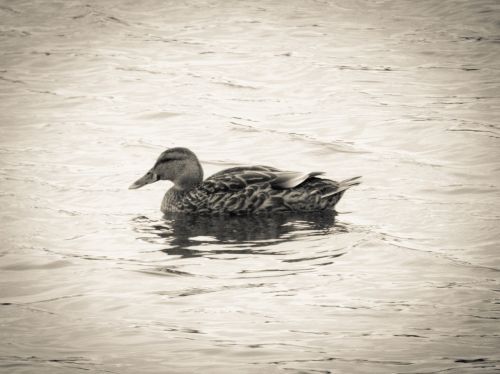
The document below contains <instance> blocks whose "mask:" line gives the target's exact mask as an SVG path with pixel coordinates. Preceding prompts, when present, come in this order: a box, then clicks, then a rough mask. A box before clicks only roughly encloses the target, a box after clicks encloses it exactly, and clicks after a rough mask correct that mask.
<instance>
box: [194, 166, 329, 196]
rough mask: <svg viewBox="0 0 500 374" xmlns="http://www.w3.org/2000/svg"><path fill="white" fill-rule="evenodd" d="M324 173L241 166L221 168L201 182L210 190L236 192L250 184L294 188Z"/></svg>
mask: <svg viewBox="0 0 500 374" xmlns="http://www.w3.org/2000/svg"><path fill="white" fill-rule="evenodd" d="M321 174H324V173H323V172H320V171H313V172H310V173H301V172H296V171H282V170H279V169H276V168H273V167H270V166H246V167H245V166H242V167H235V168H231V169H226V170H222V171H220V172H218V173H215V174H214V175H212V176H211V177H209V178H208V179H207V180H205V182H203V185H204V187H211V188H210V189H211V190H212V192H213V193H214V192H222V191H224V192H229V191H231V192H236V191H238V190H241V189H245V188H247V187H250V186H252V185H266V186H267V187H269V186H270V187H272V188H279V189H284V188H294V187H296V186H298V185H300V184H301V183H302V182H304V181H306V180H307V179H309V178H311V177H314V176H317V175H321Z"/></svg>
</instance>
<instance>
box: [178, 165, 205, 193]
mask: <svg viewBox="0 0 500 374" xmlns="http://www.w3.org/2000/svg"><path fill="white" fill-rule="evenodd" d="M173 182H174V186H173V189H174V190H176V191H177V192H179V193H185V192H187V191H191V190H192V189H194V188H196V187H198V186H199V185H200V184H201V182H203V169H202V168H201V165H200V163H199V162H196V164H195V165H190V166H189V167H186V168H185V169H184V170H183V173H182V174H180V175H179V176H178V177H177V178H175V180H174V181H173Z"/></svg>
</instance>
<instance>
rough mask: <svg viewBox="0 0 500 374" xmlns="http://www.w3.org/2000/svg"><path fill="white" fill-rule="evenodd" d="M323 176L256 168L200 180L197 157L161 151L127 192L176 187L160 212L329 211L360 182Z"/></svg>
mask: <svg viewBox="0 0 500 374" xmlns="http://www.w3.org/2000/svg"><path fill="white" fill-rule="evenodd" d="M322 174H324V173H323V172H317V171H313V172H310V173H301V172H295V171H282V170H279V169H276V168H274V167H270V166H260V165H259V166H240V167H233V168H230V169H225V170H222V171H219V172H218V173H215V174H214V175H212V176H210V177H209V178H207V179H205V180H203V169H202V167H201V164H200V162H199V161H198V158H197V157H196V155H195V154H194V153H193V152H192V151H190V150H189V149H187V148H181V147H176V148H170V149H167V150H166V151H164V152H163V153H162V154H161V155H160V157H158V159H157V160H156V163H155V164H154V166H153V167H152V168H151V170H149V171H148V172H147V173H146V174H145V175H144V176H143V177H141V178H139V179H138V180H137V181H135V182H134V183H132V185H130V187H129V189H136V188H140V187H142V186H145V185H147V184H150V183H154V182H156V181H159V180H169V181H171V182H173V183H174V185H173V187H171V188H170V189H169V190H168V191H167V192H166V193H165V196H164V197H163V200H162V203H161V211H162V212H163V213H170V212H184V213H196V214H225V213H229V214H249V213H259V212H313V211H321V210H331V209H333V208H334V207H335V204H336V203H337V202H338V201H339V200H340V198H341V197H342V195H343V194H344V192H345V191H346V190H347V189H348V188H350V187H352V186H356V185H358V184H360V183H361V181H360V177H355V178H350V179H346V180H344V181H342V182H335V181H333V180H330V179H323V178H319V177H318V176H319V175H322Z"/></svg>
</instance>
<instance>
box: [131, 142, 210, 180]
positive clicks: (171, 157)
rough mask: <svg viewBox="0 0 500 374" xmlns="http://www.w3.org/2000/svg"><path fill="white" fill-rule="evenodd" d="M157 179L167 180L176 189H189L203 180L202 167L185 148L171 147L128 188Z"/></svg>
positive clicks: (194, 156)
mask: <svg viewBox="0 0 500 374" xmlns="http://www.w3.org/2000/svg"><path fill="white" fill-rule="evenodd" d="M159 180H169V181H172V182H173V183H174V188H175V189H177V190H190V189H192V188H194V187H196V186H197V185H199V184H200V183H201V182H202V181H203V169H202V168H201V165H200V162H199V161H198V158H197V157H196V155H195V154H194V153H193V152H191V151H190V150H189V149H187V148H180V147H177V148H171V149H167V150H166V151H165V152H163V153H162V154H161V155H160V157H158V160H157V161H156V163H155V164H154V166H153V167H152V168H151V170H149V171H148V172H147V173H146V174H145V175H144V176H143V177H142V178H139V179H138V180H136V181H135V182H134V183H132V184H131V185H130V187H129V189H130V190H134V189H136V188H140V187H142V186H145V185H146V184H150V183H154V182H156V181H159Z"/></svg>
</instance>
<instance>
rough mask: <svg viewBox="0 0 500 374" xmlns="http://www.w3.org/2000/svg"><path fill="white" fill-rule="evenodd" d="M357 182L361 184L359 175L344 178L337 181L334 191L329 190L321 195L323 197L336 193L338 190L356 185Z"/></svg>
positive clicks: (341, 190)
mask: <svg viewBox="0 0 500 374" xmlns="http://www.w3.org/2000/svg"><path fill="white" fill-rule="evenodd" d="M358 184H361V177H354V178H349V179H345V180H343V181H342V182H339V185H338V187H337V189H336V190H335V191H332V192H329V193H327V194H325V195H323V196H321V197H322V198H325V197H329V196H332V195H336V194H338V193H340V192H343V191H345V190H347V189H348V188H351V187H353V186H357V185H358Z"/></svg>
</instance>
